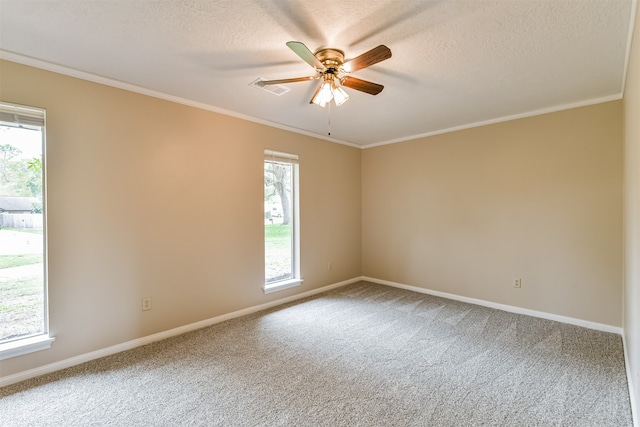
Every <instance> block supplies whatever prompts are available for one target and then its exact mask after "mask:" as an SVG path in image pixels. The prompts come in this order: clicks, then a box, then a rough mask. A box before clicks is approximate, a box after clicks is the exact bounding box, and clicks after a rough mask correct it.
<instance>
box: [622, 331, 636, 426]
mask: <svg viewBox="0 0 640 427" xmlns="http://www.w3.org/2000/svg"><path fill="white" fill-rule="evenodd" d="M622 348H623V349H624V366H625V367H626V369H627V384H628V385H629V400H630V401H631V417H632V418H633V427H640V424H639V423H638V407H637V405H636V399H637V393H636V384H635V382H634V381H633V376H632V375H631V365H629V352H628V351H627V337H626V334H624V333H623V334H622Z"/></svg>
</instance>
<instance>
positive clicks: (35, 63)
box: [0, 0, 637, 150]
mask: <svg viewBox="0 0 640 427" xmlns="http://www.w3.org/2000/svg"><path fill="white" fill-rule="evenodd" d="M636 6H637V0H633V3H632V8H633V10H634V11H635V9H636ZM632 19H633V18H632ZM632 24H633V22H632ZM630 27H633V25H631V26H630ZM630 31H631V32H630V35H629V37H630V38H631V36H632V35H633V28H631V29H630ZM630 51H631V39H629V42H628V43H627V55H626V59H625V70H624V75H623V83H622V90H624V84H625V83H624V82H625V79H626V69H627V65H626V64H627V63H628V60H629V54H630ZM0 59H4V60H7V61H11V62H16V63H18V64H23V65H28V66H30V67H34V68H40V69H43V70H47V71H52V72H54V73H58V74H63V75H66V76H70V77H75V78H78V79H82V80H87V81H90V82H94V83H98V84H102V85H105V86H111V87H115V88H118V89H123V90H127V91H129V92H134V93H139V94H141V95H146V96H150V97H153V98H158V99H163V100H165V101H170V102H175V103H177V104H182V105H187V106H189V107H194V108H199V109H201V110H206V111H211V112H214V113H218V114H222V115H225V116H230V117H235V118H237V119H241V120H246V121H249V122H253V123H258V124H261V125H265V126H269V127H272V128H276V129H281V130H284V131H288V132H292V133H297V134H300V135H305V136H309V137H312V138H316V139H322V140H325V141H329V142H333V143H336V144H341V145H346V146H349V147H353V148H359V149H362V150H365V149H368V148H374V147H379V146H382V145H390V144H396V143H399V142H406V141H413V140H416V139H421V138H427V137H430V136H435V135H441V134H445V133H451V132H457V131H460V130H464V129H471V128H476V127H481V126H487V125H492V124H496V123H502V122H508V121H511V120H517V119H522V118H527V117H533V116H539V115H542V114H549V113H555V112H558V111H563V110H570V109H573V108H579V107H586V106H589V105H595V104H601V103H604V102H609V101H616V100H619V99H622V97H623V91H621V92H620V93H617V94H614V95H610V96H605V97H601V98H593V99H588V100H584V101H580V102H575V103H571V104H562V105H558V106H555V107H549V108H543V109H540V110H535V111H529V112H525V113H520V114H514V115H510V116H504V117H498V118H495V119H491V120H484V121H481V122H475V123H470V124H466V125H460V126H454V127H451V128H446V129H439V130H435V131H431V132H426V133H421V134H416V135H409V136H406V137H402V138H397V139H392V140H387V141H380V142H375V143H373V144H365V145H359V144H354V143H352V142H349V141H343V140H340V139H336V138H331V137H329V136H324V135H320V134H317V133H313V132H308V131H305V130H302V129H298V128H295V127H291V126H286V125H282V124H279V123H275V122H270V121H268V120H263V119H259V118H256V117H253V116H249V115H246V114H241V113H238V112H236V111H231V110H226V109H224V108H220V107H216V106H214V105H210V104H205V103H203V102H197V101H193V100H189V99H186V98H181V97H178V96H174V95H169V94H166V93H163V92H159V91H156V90H152V89H148V88H144V87H141V86H137V85H133V84H130V83H125V82H122V81H119V80H115V79H111V78H108V77H103V76H99V75H96V74H92V73H88V72H85V71H80V70H76V69H73V68H68V67H65V66H62V65H58V64H54V63H51V62H47V61H43V60H40V59H37V58H32V57H29V56H25V55H20V54H17V53H14V52H10V51H7V50H2V49H0Z"/></svg>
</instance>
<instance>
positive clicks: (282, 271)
mask: <svg viewBox="0 0 640 427" xmlns="http://www.w3.org/2000/svg"><path fill="white" fill-rule="evenodd" d="M299 218H300V214H299V205H298V156H297V155H295V154H288V153H280V152H277V151H273V150H265V151H264V277H265V285H264V291H265V292H266V293H269V292H274V291H278V290H281V289H287V288H291V287H293V286H298V285H299V284H300V283H302V280H301V279H300V220H299Z"/></svg>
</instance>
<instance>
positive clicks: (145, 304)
mask: <svg viewBox="0 0 640 427" xmlns="http://www.w3.org/2000/svg"><path fill="white" fill-rule="evenodd" d="M147 310H151V297H144V298H142V311H147Z"/></svg>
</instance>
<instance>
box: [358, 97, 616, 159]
mask: <svg viewBox="0 0 640 427" xmlns="http://www.w3.org/2000/svg"><path fill="white" fill-rule="evenodd" d="M619 99H622V92H620V93H617V94H615V95H609V96H604V97H602V98H593V99H587V100H585V101H580V102H574V103H571V104H563V105H558V106H555V107H549V108H543V109H540V110H535V111H529V112H526V113H520V114H514V115H511V116H504V117H498V118H495V119H491V120H485V121H482V122H475V123H469V124H467V125H461V126H454V127H451V128H447V129H440V130H436V131H433V132H427V133H422V134H419V135H412V136H408V137H405V138H398V139H392V140H389V141H381V142H376V143H373V144H368V145H363V146H362V147H361V148H362V149H367V148H374V147H380V146H382V145H389V144H397V143H399V142H406V141H414V140H416V139H420V138H427V137H429V136H435V135H442V134H444V133H451V132H457V131H459V130H464V129H471V128H477V127H481V126H487V125H493V124H496V123H503V122H509V121H512V120H518V119H524V118H527V117H534V116H540V115H543V114H549V113H556V112H558V111H564V110H571V109H573V108H579V107H587V106H589V105H595V104H602V103H604V102H610V101H617V100H619Z"/></svg>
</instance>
